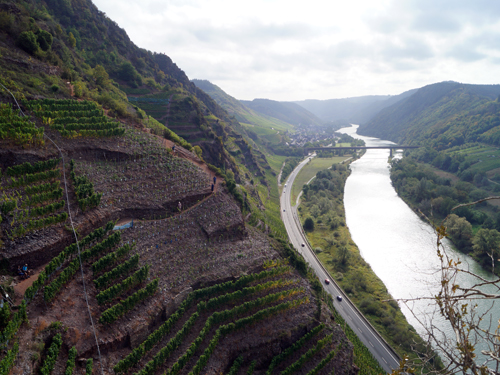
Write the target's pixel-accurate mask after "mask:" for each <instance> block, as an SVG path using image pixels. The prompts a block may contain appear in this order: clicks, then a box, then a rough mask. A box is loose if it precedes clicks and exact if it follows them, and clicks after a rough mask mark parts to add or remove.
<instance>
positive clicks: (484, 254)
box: [472, 228, 500, 269]
mask: <svg viewBox="0 0 500 375" xmlns="http://www.w3.org/2000/svg"><path fill="white" fill-rule="evenodd" d="M472 244H473V245H472V248H473V249H474V253H473V255H474V257H476V258H477V259H478V261H479V262H480V263H481V264H482V265H483V266H490V265H491V268H492V269H494V265H495V261H496V260H497V259H498V257H499V256H500V251H499V246H500V232H498V231H497V230H496V229H484V228H481V229H479V230H478V231H477V233H476V235H475V236H474V238H473V239H472Z"/></svg>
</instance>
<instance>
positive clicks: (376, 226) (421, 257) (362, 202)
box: [339, 125, 500, 349]
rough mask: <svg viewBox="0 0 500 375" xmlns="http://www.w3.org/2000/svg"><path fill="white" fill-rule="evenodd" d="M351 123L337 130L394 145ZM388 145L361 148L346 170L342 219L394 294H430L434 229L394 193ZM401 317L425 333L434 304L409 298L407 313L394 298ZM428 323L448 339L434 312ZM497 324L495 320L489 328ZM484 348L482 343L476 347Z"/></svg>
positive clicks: (434, 286) (495, 316)
mask: <svg viewBox="0 0 500 375" xmlns="http://www.w3.org/2000/svg"><path fill="white" fill-rule="evenodd" d="M356 130H357V126H356V125H355V126H353V127H350V128H343V129H340V130H339V131H340V132H342V133H347V134H349V135H351V136H353V137H355V138H359V139H363V140H364V141H365V142H366V145H367V146H385V145H390V144H394V143H392V142H390V141H384V140H380V139H377V138H370V137H364V136H360V135H358V134H356ZM388 157H389V150H367V152H366V153H365V155H364V156H363V157H361V158H360V159H359V160H357V161H355V162H354V163H352V164H351V170H352V173H351V175H350V176H349V178H348V179H347V182H346V186H345V192H344V204H345V211H346V222H347V226H348V227H349V230H350V232H351V236H352V239H353V240H354V242H355V243H356V245H357V246H358V247H359V250H360V252H361V255H362V256H363V258H364V259H365V260H366V261H367V262H368V263H369V264H370V266H371V267H372V269H373V270H374V272H375V273H376V274H377V276H378V277H379V278H380V279H381V280H382V281H383V282H384V284H385V285H386V287H387V289H388V291H389V293H390V294H391V295H392V296H393V297H394V298H396V299H410V298H418V297H430V296H435V295H436V294H437V291H438V289H439V280H440V273H439V259H438V257H437V252H436V234H435V233H434V230H433V228H432V227H431V226H430V225H429V224H427V223H425V222H423V221H422V220H421V219H420V218H419V217H418V216H417V215H416V214H415V213H414V212H413V211H412V210H411V209H410V208H409V207H408V206H407V205H406V203H405V202H404V201H403V200H402V199H401V198H399V197H398V195H397V193H396V191H395V189H394V187H393V186H392V184H391V180H390V166H389V164H388V162H387V161H388ZM445 248H446V249H447V252H448V253H449V255H450V256H451V257H452V258H454V259H460V260H461V261H462V262H463V263H464V264H466V265H467V266H468V267H469V269H470V270H471V271H473V272H475V273H478V274H480V275H481V276H483V277H485V278H487V279H491V278H492V275H491V274H489V273H487V272H485V271H483V270H482V269H481V268H480V266H479V265H478V264H477V263H476V262H475V261H474V260H473V259H472V258H470V257H468V256H466V255H464V254H462V253H459V252H457V251H455V250H453V249H452V248H451V246H450V243H449V242H447V240H445ZM472 282H473V280H472V278H463V279H461V280H459V284H460V285H461V286H464V285H471V283H472ZM478 303H479V304H480V305H479V308H478V310H479V311H486V310H487V309H489V308H491V307H492V302H491V301H489V302H488V301H484V300H483V301H479V302H478ZM496 304H497V305H496V306H494V307H496V309H495V308H493V309H491V312H490V313H491V314H492V315H491V319H492V320H493V322H498V320H499V319H500V309H499V308H498V306H499V305H500V302H498V301H497V302H496ZM400 306H401V309H402V311H403V313H404V314H405V316H406V318H407V320H408V321H409V322H410V324H412V325H413V326H414V327H415V329H416V330H417V331H418V332H419V333H420V334H421V335H422V336H423V337H425V330H424V329H423V326H422V325H421V324H420V323H419V320H420V321H421V322H428V321H429V316H430V315H432V314H433V312H435V311H436V306H435V304H434V303H433V302H429V301H428V300H425V301H423V300H421V301H415V302H413V303H412V305H411V310H413V312H414V313H415V315H416V317H415V316H414V315H413V314H412V312H411V311H410V310H409V309H408V308H407V307H405V306H404V305H402V304H401V303H400ZM433 324H434V325H436V326H437V327H438V328H439V329H440V330H442V331H443V332H444V333H445V335H446V336H447V337H448V338H450V339H451V338H453V337H454V335H452V331H451V330H450V328H449V325H448V324H447V323H446V321H444V319H443V318H441V317H440V316H439V314H437V313H436V314H434V317H433ZM497 325H498V323H496V324H495V327H496V326H497ZM481 349H484V347H481Z"/></svg>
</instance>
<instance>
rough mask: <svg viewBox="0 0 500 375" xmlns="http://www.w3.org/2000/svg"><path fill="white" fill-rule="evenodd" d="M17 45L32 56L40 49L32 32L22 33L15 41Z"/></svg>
mask: <svg viewBox="0 0 500 375" xmlns="http://www.w3.org/2000/svg"><path fill="white" fill-rule="evenodd" d="M17 44H18V45H19V47H21V48H22V49H23V50H25V51H26V52H28V53H30V54H32V55H33V54H34V53H35V52H36V51H38V48H40V46H39V45H38V41H37V37H36V35H35V34H34V33H33V31H23V32H22V33H21V34H19V38H18V39H17Z"/></svg>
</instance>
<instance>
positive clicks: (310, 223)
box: [304, 216, 314, 232]
mask: <svg viewBox="0 0 500 375" xmlns="http://www.w3.org/2000/svg"><path fill="white" fill-rule="evenodd" d="M304 230H306V231H308V232H312V231H313V230H314V220H313V219H312V218H311V217H310V216H309V217H308V218H306V220H305V221H304Z"/></svg>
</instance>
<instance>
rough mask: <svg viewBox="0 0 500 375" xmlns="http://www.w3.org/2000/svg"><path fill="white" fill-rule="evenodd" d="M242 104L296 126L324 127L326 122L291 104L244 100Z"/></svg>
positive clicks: (263, 100) (265, 100)
mask: <svg viewBox="0 0 500 375" xmlns="http://www.w3.org/2000/svg"><path fill="white" fill-rule="evenodd" d="M241 102H242V103H243V104H244V105H245V106H246V107H248V108H251V109H253V110H254V111H256V112H259V113H261V114H264V115H266V116H270V117H273V118H276V119H279V120H281V121H285V122H287V123H289V124H292V125H295V126H298V125H303V126H311V125H312V126H314V125H322V124H323V122H324V121H322V120H321V119H319V118H318V117H316V116H315V115H314V114H312V113H311V112H309V111H308V110H306V109H304V108H303V107H301V106H299V105H298V104H295V103H291V102H278V101H275V100H269V99H254V100H252V101H249V100H242V101H241Z"/></svg>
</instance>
